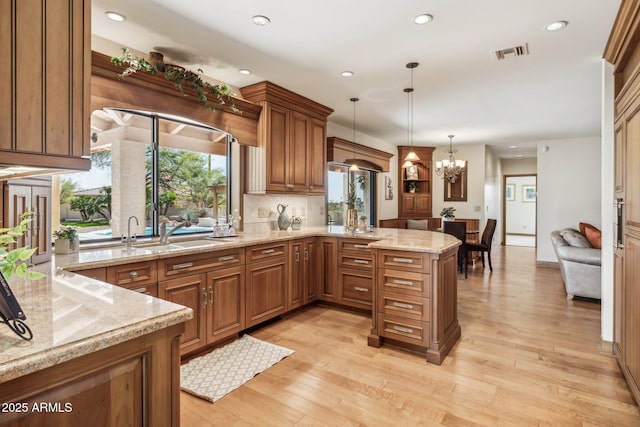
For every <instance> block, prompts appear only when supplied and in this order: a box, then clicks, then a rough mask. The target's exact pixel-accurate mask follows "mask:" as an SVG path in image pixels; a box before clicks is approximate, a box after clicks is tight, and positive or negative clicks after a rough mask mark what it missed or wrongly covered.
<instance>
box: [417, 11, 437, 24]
mask: <svg viewBox="0 0 640 427" xmlns="http://www.w3.org/2000/svg"><path fill="white" fill-rule="evenodd" d="M431 21H433V15H429V14H428V13H423V14H420V15H418V16H416V17H415V18H413V22H414V23H416V24H418V25H422V24H426V23H427V22H431Z"/></svg>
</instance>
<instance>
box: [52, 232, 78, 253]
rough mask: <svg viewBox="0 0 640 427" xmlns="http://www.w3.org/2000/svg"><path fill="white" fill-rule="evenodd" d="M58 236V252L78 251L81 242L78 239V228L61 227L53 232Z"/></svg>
mask: <svg viewBox="0 0 640 427" xmlns="http://www.w3.org/2000/svg"><path fill="white" fill-rule="evenodd" d="M53 235H54V237H55V238H56V241H55V247H56V254H71V253H74V252H78V249H79V248H80V242H79V240H78V230H77V229H76V228H75V227H64V226H63V227H60V230H57V231H54V232H53Z"/></svg>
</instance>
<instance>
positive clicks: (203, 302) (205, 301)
mask: <svg viewBox="0 0 640 427" xmlns="http://www.w3.org/2000/svg"><path fill="white" fill-rule="evenodd" d="M206 306H207V289H206V288H205V289H203V290H202V308H205V307H206Z"/></svg>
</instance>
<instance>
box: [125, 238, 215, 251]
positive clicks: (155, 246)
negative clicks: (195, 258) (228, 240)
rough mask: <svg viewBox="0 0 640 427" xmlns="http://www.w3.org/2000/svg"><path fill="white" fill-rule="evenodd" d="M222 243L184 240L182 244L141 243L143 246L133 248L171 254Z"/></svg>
mask: <svg viewBox="0 0 640 427" xmlns="http://www.w3.org/2000/svg"><path fill="white" fill-rule="evenodd" d="M223 243H224V242H220V241H214V240H185V241H184V242H170V243H158V242H154V243H143V244H139V245H135V247H137V248H144V249H146V250H149V251H152V252H156V253H160V252H173V251H179V250H183V249H192V248H210V247H213V246H218V245H220V244H223Z"/></svg>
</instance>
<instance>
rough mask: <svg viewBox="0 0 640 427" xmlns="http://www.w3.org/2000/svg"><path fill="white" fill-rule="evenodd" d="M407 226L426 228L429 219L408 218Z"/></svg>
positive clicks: (427, 227) (410, 227)
mask: <svg viewBox="0 0 640 427" xmlns="http://www.w3.org/2000/svg"><path fill="white" fill-rule="evenodd" d="M407 228H408V229H411V230H428V229H429V221H428V220H426V219H408V220H407Z"/></svg>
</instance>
